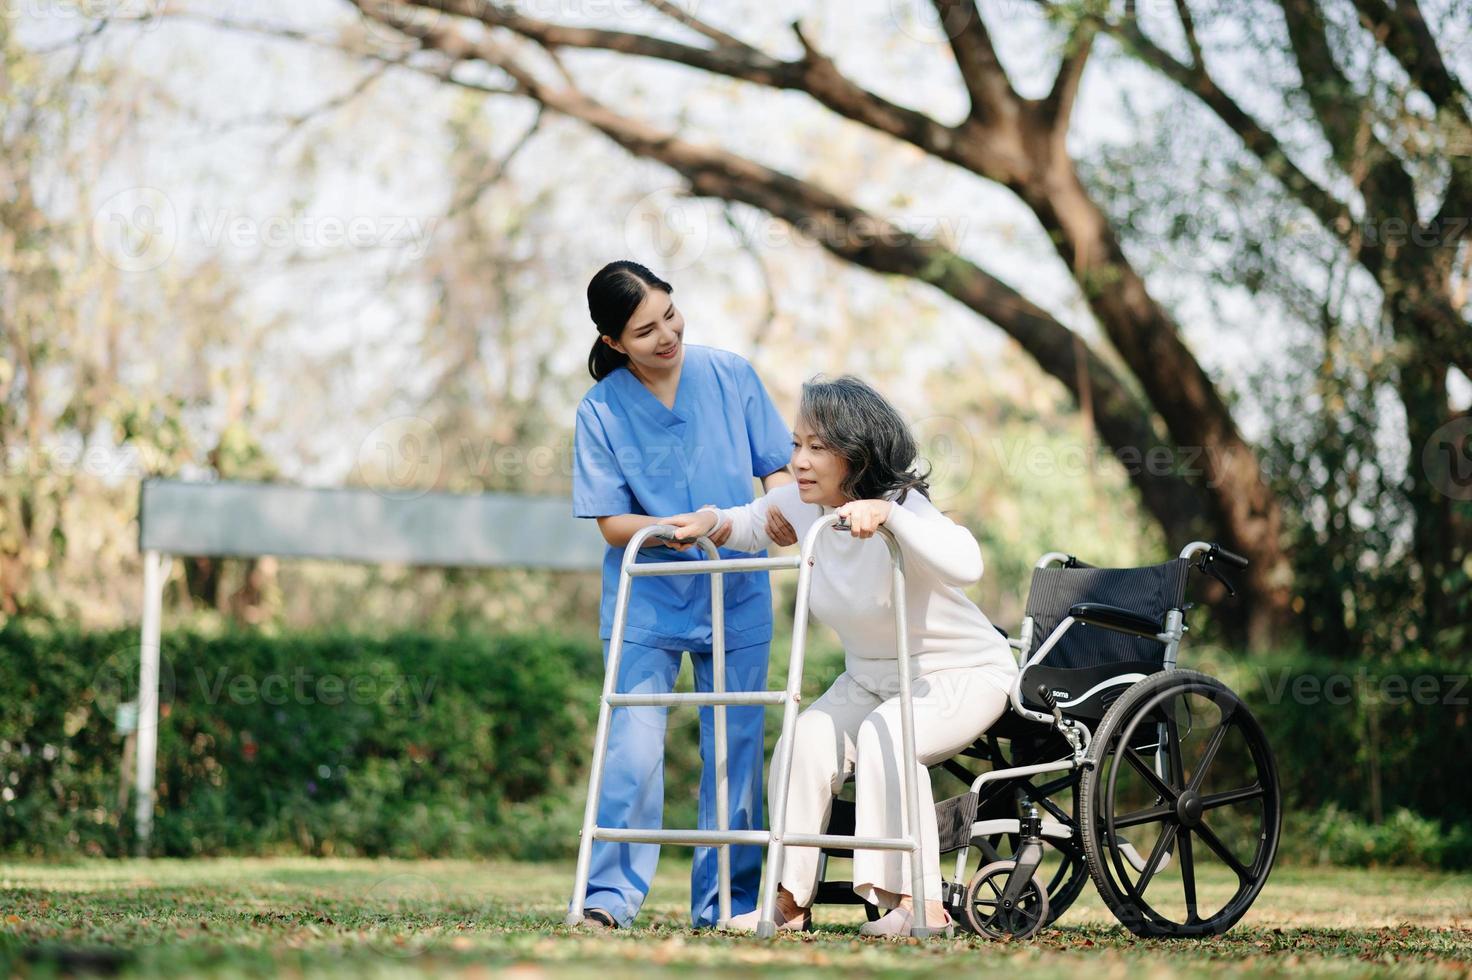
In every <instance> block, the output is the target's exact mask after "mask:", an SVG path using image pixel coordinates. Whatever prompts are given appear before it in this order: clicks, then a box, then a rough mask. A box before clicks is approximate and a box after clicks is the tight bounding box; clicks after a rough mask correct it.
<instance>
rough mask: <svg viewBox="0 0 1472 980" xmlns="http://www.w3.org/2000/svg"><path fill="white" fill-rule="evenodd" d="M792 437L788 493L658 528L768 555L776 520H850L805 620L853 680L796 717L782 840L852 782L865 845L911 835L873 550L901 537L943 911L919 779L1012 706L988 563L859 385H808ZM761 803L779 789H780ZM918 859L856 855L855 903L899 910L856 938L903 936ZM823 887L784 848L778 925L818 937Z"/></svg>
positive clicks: (817, 827)
mask: <svg viewBox="0 0 1472 980" xmlns="http://www.w3.org/2000/svg"><path fill="white" fill-rule="evenodd" d="M795 435H796V440H795V441H794V444H793V455H792V468H793V471H794V473H795V474H796V476H797V483H796V484H795V485H793V484H789V485H787V486H782V487H777V488H775V489H773V490H771V491H770V492H768V493H767V494H766V495H765V496H763V497H761V498H760V499H758V500H756V501H754V502H752V503H750V504H746V505H744V506H737V507H728V508H725V509H718V508H715V507H711V506H707V507H705V508H702V509H701V510H699V511H695V512H694V513H689V514H680V515H677V516H675V517H669V518H663V519H662V521H663V522H664V523H669V524H674V525H676V526H677V527H679V528H680V531H679V532H678V537H679V538H680V539H683V540H686V541H693V540H694V539H696V538H698V537H699V536H700V535H702V534H710V533H712V532H715V531H717V530H725V529H726V525H729V531H730V536H729V538H728V540H727V542H726V544H727V547H731V548H736V549H739V550H742V551H759V550H760V549H762V548H765V547H767V546H768V545H769V544H770V541H771V539H770V538H769V537H768V534H769V530H768V529H769V528H782V525H783V520H782V517H785V518H786V519H787V520H789V521H790V522H791V525H792V526H793V527H795V529H796V532H797V534H798V535H799V536H802V535H805V534H806V533H807V531H808V529H809V528H811V527H812V525H813V523H814V522H815V521H817V520H820V519H821V518H822V517H823V516H824V515H827V514H831V513H833V512H834V511H835V510H836V511H837V513H838V514H840V515H841V516H843V517H845V518H847V521H848V524H849V528H847V529H838V528H835V533H833V534H824V535H822V536H821V538H820V539H819V541H818V543H817V545H816V549H815V554H816V556H817V558H818V561H817V563H816V564H815V566H814V567H813V577H812V591H811V593H810V595H809V602H810V608H811V610H812V612H813V614H814V615H816V616H817V617H818V618H819V619H821V620H822V621H823V622H825V623H827V624H828V625H830V626H831V627H832V628H833V629H834V630H835V631H836V632H837V633H838V636H839V638H840V639H841V640H842V642H843V649H844V666H845V670H844V672H843V673H842V674H840V675H839V677H838V679H837V680H836V681H834V682H833V685H832V686H831V687H829V688H828V690H827V691H826V692H824V694H823V695H822V697H820V698H818V700H817V701H815V702H813V704H812V705H810V706H809V707H808V708H807V709H806V710H805V711H803V712H802V714H801V715H799V716H798V720H797V728H796V733H795V736H794V737H795V743H794V746H793V761H792V772H791V775H790V781H789V783H788V793H787V800H788V803H787V829H788V832H789V833H795V834H797V833H822V832H823V830H824V828H825V827H826V826H827V823H828V816H829V813H830V812H831V810H832V804H833V798H834V795H835V794H836V793H837V792H839V790H840V789H841V788H842V785H843V782H844V779H845V777H846V776H847V775H848V774H849V773H850V772H852V773H853V775H854V781H855V787H854V791H855V808H856V814H855V819H856V824H857V826H856V833H858V834H859V835H861V836H865V837H901V836H906V835H908V833H909V831H908V828H907V826H906V820H905V806H904V796H903V792H902V791H903V781H902V780H901V777H900V764H899V756H900V745H901V736H900V706H899V699H898V693H899V673H898V662H897V660H896V650H895V648H894V645H893V643H894V636H895V610H894V606H893V603H892V601H891V596H890V586H891V578H890V560H889V550H888V548H887V546H886V545H885V543H884V542H883V541H879V540H875V539H874V536H875V531H876V530H877V529H878V527H879V526H880V525H884V526H885V527H888V528H889V530H890V532H891V533H893V534H894V536H895V539H896V541H897V542H898V543H899V546H900V550H901V552H902V553H903V555H904V558H905V573H906V574H905V583H906V601H907V605H908V611H909V622H908V625H909V645H910V669H911V673H912V683H911V691H912V696H913V697H914V704H915V715H914V718H915V752H916V756H917V759H918V762H919V765H917V767H916V769H915V772H914V778H915V779H916V780H917V786H918V789H919V797H920V814H921V817H920V820H921V827H920V832H921V834H922V835H923V839H924V844H925V851H924V853H925V861H926V867H925V868H924V873H925V892H926V895H927V897H930V896H935V897H936V898H937V899H938V896H939V895H940V894H941V887H940V884H941V878H940V855H939V846H938V834H937V831H936V823H935V805H934V801H933V798H932V795H931V788H930V776H929V773H928V772H927V771H926V768H925V767H926V765H929V764H933V763H936V762H939V761H941V760H943V759H946V758H949V757H950V756H952V755H954V754H956V753H957V752H959V751H960V750H961V749H963V748H965V747H966V746H967V745H970V744H971V743H972V742H973V741H975V739H976V738H977V737H978V736H980V735H981V734H982V733H983V732H984V731H986V729H987V728H988V727H990V726H991V724H992V723H993V722H994V721H996V719H997V718H998V717H999V716H1000V715H1001V714H1002V711H1003V710H1004V709H1005V707H1006V703H1007V697H1008V691H1009V690H1010V688H1011V685H1012V681H1013V678H1014V676H1015V675H1016V671H1017V664H1016V661H1015V660H1014V659H1013V656H1012V652H1011V649H1010V648H1009V647H1008V646H1007V641H1006V639H1005V638H1004V637H1003V636H1002V635H1001V634H999V633H998V632H997V630H996V629H995V628H994V627H993V626H992V625H991V623H990V622H989V621H988V620H987V618H986V616H985V615H984V614H983V613H982V611H981V610H980V609H978V608H977V607H976V604H975V603H973V602H972V601H971V600H970V599H968V598H967V597H966V593H965V592H964V591H962V590H963V589H964V588H965V587H966V586H968V585H971V584H972V583H974V582H976V581H977V580H978V579H980V578H981V570H982V561H981V551H980V549H979V548H978V546H977V543H976V538H975V537H974V536H973V535H972V533H971V532H970V531H969V530H968V529H966V528H965V527H963V526H962V525H960V524H957V523H955V522H954V521H952V520H951V519H950V518H948V517H946V516H945V515H944V514H942V513H941V512H940V511H939V510H937V509H936V508H935V506H934V505H933V504H932V503H931V502H930V498H929V496H928V491H929V488H928V485H927V482H926V477H925V475H922V474H920V473H918V472H917V471H916V470H915V469H914V466H915V462H916V448H915V441H914V439H913V437H912V436H911V434H910V432H909V430H908V428H907V426H906V425H905V423H904V420H903V419H902V418H901V417H900V415H899V413H898V412H897V411H895V409H894V407H893V406H892V405H890V404H889V402H888V401H886V400H885V399H884V397H883V396H882V395H880V394H879V393H878V392H876V391H875V390H874V389H873V388H871V387H869V386H868V385H866V384H865V383H864V382H862V381H860V380H858V379H857V378H852V377H842V378H839V379H837V380H835V381H813V382H809V383H808V384H806V385H804V386H803V392H802V402H801V406H800V408H799V411H798V418H797V426H796V430H795ZM774 511H780V512H781V515H782V517H778V516H777V515H776V514H774V513H773V512H774ZM769 521H770V523H769ZM687 547H688V545H687ZM778 745H779V747H778V751H780V750H781V743H780V742H779V743H778ZM768 792H769V793H775V787H769V788H768ZM909 860H910V857H909V855H908V854H907V853H904V852H898V851H877V850H857V851H855V852H854V861H853V879H854V891H855V892H857V893H858V894H859V896H860V897H862V898H863V899H864V900H865V901H868V902H870V903H872V904H874V905H877V906H879V907H881V908H887V909H890V911H889V912H888V913H887V914H886V915H884V916H883V917H882V918H880V919H879V920H878V921H876V922H870V923H866V924H865V925H864V926H863V927H862V928H861V929H860V932H861V933H863V934H864V935H900V934H903V933H905V932H907V931H908V930H909V928H910V923H911V919H912V917H913V915H914V911H913V908H912V902H911V899H910V895H909V893H908V892H909V882H910V875H909V867H908V865H909ZM817 878H818V851H817V850H816V849H815V848H807V847H795V848H792V849H791V850H789V851H787V852H786V857H785V861H784V867H783V868H782V879H781V882H780V887H779V890H778V900H777V924H778V927H779V928H783V929H808V928H810V927H811V920H812V916H811V911H810V908H811V905H812V901H813V894H814V892H815V891H816V889H817ZM759 914H760V913H759V911H753V912H749V913H747V914H745V915H740V916H736V917H734V918H733V919H732V920H731V926H732V928H735V929H753V928H755V926H756V922H757V917H758V915H759ZM925 916H926V925H927V926H928V927H930V928H936V929H949V927H950V925H951V920H950V916H949V915H948V914H947V913H946V911H945V909H944V907H943V905H942V903H941V902H940V901H939V900H930V901H927V902H926V911H925Z"/></svg>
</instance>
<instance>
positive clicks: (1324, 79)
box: [1278, 0, 1416, 215]
mask: <svg viewBox="0 0 1472 980" xmlns="http://www.w3.org/2000/svg"><path fill="white" fill-rule="evenodd" d="M1278 6H1279V7H1280V8H1281V9H1282V11H1283V18H1284V20H1285V21H1286V23H1287V25H1288V41H1289V44H1290V46H1291V47H1292V49H1293V56H1294V58H1295V59H1296V60H1297V62H1298V73H1299V75H1300V76H1301V77H1302V80H1303V91H1304V92H1305V93H1306V94H1307V95H1308V101H1309V106H1310V107H1311V108H1312V109H1313V113H1314V117H1315V119H1316V120H1317V122H1318V124H1319V129H1320V130H1321V131H1322V132H1323V134H1324V137H1325V138H1326V139H1327V140H1328V141H1329V149H1330V152H1331V154H1332V155H1333V157H1334V162H1335V163H1336V164H1338V166H1339V168H1340V169H1341V170H1343V171H1344V172H1345V173H1346V174H1348V175H1349V176H1350V177H1351V179H1353V181H1354V183H1355V186H1356V187H1358V188H1359V190H1360V193H1361V194H1363V195H1364V198H1365V203H1366V205H1367V210H1368V211H1369V212H1370V213H1371V214H1376V215H1379V214H1385V213H1389V212H1398V213H1400V214H1415V213H1416V211H1415V203H1416V202H1415V188H1414V186H1413V185H1412V183H1411V178H1410V175H1409V174H1407V173H1406V171H1405V168H1404V167H1403V166H1402V165H1401V163H1400V161H1399V160H1397V159H1396V158H1395V156H1394V154H1392V153H1391V152H1390V150H1389V149H1388V148H1386V146H1385V145H1384V144H1383V143H1381V142H1380V140H1379V139H1378V138H1377V137H1376V136H1375V134H1374V131H1373V130H1372V129H1371V125H1370V120H1371V113H1370V107H1369V105H1368V104H1367V103H1366V101H1365V99H1364V98H1363V97H1361V96H1360V95H1359V93H1357V92H1356V91H1355V90H1354V86H1353V85H1352V84H1351V83H1350V81H1349V79H1348V78H1347V77H1346V76H1345V74H1344V72H1342V71H1341V70H1340V68H1339V65H1338V63H1337V62H1335V60H1334V53H1333V51H1331V50H1330V48H1329V39H1328V35H1327V33H1326V28H1325V24H1324V15H1323V11H1321V10H1320V9H1319V6H1318V0H1278Z"/></svg>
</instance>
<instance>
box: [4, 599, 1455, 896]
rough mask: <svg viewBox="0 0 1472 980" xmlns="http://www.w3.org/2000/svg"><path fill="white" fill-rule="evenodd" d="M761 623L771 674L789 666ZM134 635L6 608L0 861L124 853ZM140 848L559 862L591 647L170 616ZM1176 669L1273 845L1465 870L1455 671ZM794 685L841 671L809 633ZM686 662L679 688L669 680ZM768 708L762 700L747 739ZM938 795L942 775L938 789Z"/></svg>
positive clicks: (574, 803) (584, 729) (673, 764)
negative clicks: (1274, 798) (1242, 743)
mask: <svg viewBox="0 0 1472 980" xmlns="http://www.w3.org/2000/svg"><path fill="white" fill-rule="evenodd" d="M788 645H789V640H788V638H787V637H786V636H784V635H782V634H781V633H780V632H779V635H778V637H777V640H776V642H775V644H774V656H773V660H772V665H771V682H772V683H780V678H781V677H783V676H784V675H785V671H786V651H787V648H788ZM137 656H138V648H137V634H136V633H135V632H132V631H119V632H111V633H99V632H78V631H75V630H71V629H67V628H64V627H58V626H56V625H55V624H51V623H44V622H39V621H22V620H16V621H12V622H11V623H9V624H8V625H7V626H6V627H5V628H4V629H0V689H3V690H5V691H7V692H9V693H10V695H11V696H10V697H9V698H8V699H6V700H5V701H4V702H3V703H0V854H10V855H15V856H37V857H39V856H60V855H76V854H90V855H116V854H123V853H126V852H128V851H129V850H130V849H131V846H132V841H131V824H132V811H131V806H128V807H126V808H125V807H124V805H123V804H122V802H121V801H120V793H119V790H120V773H119V759H120V758H121V757H122V754H123V738H122V737H121V736H120V735H119V734H118V731H117V728H116V725H115V722H114V716H115V714H116V710H117V707H118V705H119V704H120V703H122V702H126V701H129V700H131V699H132V698H133V697H134V694H135V688H136V683H137V682H136V671H137V666H136V665H137ZM161 659H162V665H163V669H162V686H163V690H164V694H163V702H164V706H165V707H164V718H163V721H162V724H161V725H160V729H159V734H160V742H159V776H158V783H159V806H158V808H157V809H156V811H155V828H154V841H153V848H154V851H155V852H156V853H160V854H165V855H179V856H195V855H221V854H240V855H253V854H290V853H306V854H318V855H327V854H333V855H363V856H390V857H403V858H414V857H426V856H434V857H452V856H483V855H506V856H516V857H519V858H525V859H543V858H552V857H560V858H565V857H567V856H568V855H569V854H571V853H572V851H573V849H574V848H575V846H576V842H577V829H578V825H579V823H580V822H581V816H582V807H583V799H584V789H585V785H586V783H585V781H586V775H587V772H586V762H587V758H588V752H589V746H590V745H591V744H592V737H593V732H592V727H593V722H594V720H595V718H596V710H597V709H596V706H597V695H598V689H599V685H600V682H601V675H602V662H601V657H600V654H599V648H598V646H596V645H595V643H593V642H588V641H573V640H569V639H565V638H561V637H558V636H555V635H551V634H545V633H526V634H507V635H496V636H490V635H478V634H473V633H463V634H456V635H450V636H429V635H419V634H404V633H400V634H391V635H385V636H361V635H360V636H354V635H349V634H343V633H306V634H285V635H281V636H268V635H265V634H262V633H258V632H245V631H226V632H223V633H220V634H218V635H206V634H203V633H199V632H194V631H181V632H174V633H169V634H167V635H166V636H165V637H164V640H163V644H162V651H161ZM1186 664H1187V665H1188V666H1193V667H1200V668H1201V669H1204V670H1207V671H1208V672H1210V673H1213V674H1216V675H1217V676H1220V677H1221V678H1222V679H1223V680H1225V681H1226V682H1227V683H1228V684H1229V685H1231V686H1232V687H1233V688H1234V689H1236V690H1237V691H1238V692H1240V693H1241V694H1242V696H1243V698H1244V700H1245V701H1246V703H1247V704H1248V705H1249V707H1250V708H1251V709H1252V711H1253V713H1254V714H1255V715H1256V716H1257V717H1258V719H1259V720H1260V721H1261V722H1262V724H1263V726H1264V727H1265V729H1266V730H1267V734H1268V739H1269V742H1270V744H1271V745H1272V746H1273V749H1274V752H1275V754H1276V756H1277V762H1278V767H1279V772H1280V776H1281V781H1282V785H1283V791H1284V795H1285V803H1286V817H1285V827H1284V843H1283V848H1284V856H1285V858H1287V859H1289V860H1294V861H1304V862H1322V861H1330V862H1335V863H1350V864H1376V865H1407V866H1430V867H1446V868H1465V867H1469V866H1472V827H1469V825H1468V821H1467V818H1466V814H1467V813H1469V812H1472V784H1469V783H1468V781H1467V780H1460V779H1449V778H1447V774H1448V773H1449V772H1451V771H1454V770H1455V769H1456V768H1457V767H1458V766H1460V765H1461V762H1462V760H1465V759H1467V758H1469V757H1472V723H1469V721H1472V719H1469V708H1468V707H1467V702H1468V700H1469V698H1472V690H1469V689H1468V687H1469V685H1468V684H1467V680H1466V678H1467V675H1466V673H1465V672H1463V671H1459V670H1458V669H1457V668H1456V666H1455V664H1454V663H1452V662H1445V661H1442V660H1440V659H1438V658H1437V657H1436V656H1435V655H1434V654H1430V653H1417V654H1407V655H1404V656H1402V657H1400V658H1399V659H1397V660H1396V661H1395V662H1393V663H1387V664H1383V665H1382V664H1376V665H1370V664H1357V665H1347V664H1345V663H1343V662H1341V661H1337V660H1328V659H1325V658H1316V657H1312V656H1308V655H1305V654H1301V653H1291V652H1284V653H1280V654H1277V655H1274V656H1270V657H1244V658H1238V657H1234V656H1230V655H1227V654H1223V653H1221V652H1219V651H1218V652H1217V653H1215V654H1213V651H1212V649H1211V648H1210V647H1209V646H1203V647H1200V648H1199V649H1197V650H1195V651H1192V652H1191V653H1190V654H1189V655H1188V656H1187V658H1186ZM808 668H809V669H808V670H807V671H806V672H805V674H806V676H805V678H804V694H805V696H807V697H808V698H812V697H814V696H816V695H817V694H818V693H819V692H821V690H822V689H823V688H824V687H826V685H827V684H828V683H829V682H830V681H831V680H832V678H833V676H834V675H836V674H837V673H838V672H839V671H840V670H841V669H842V654H841V651H839V650H838V649H837V648H836V647H835V646H834V645H833V644H832V642H831V638H830V637H829V636H828V635H827V633H826V631H824V630H821V629H819V630H815V631H814V634H813V636H812V638H811V649H810V655H809V663H808ZM691 683H692V679H691V672H690V668H689V664H688V663H687V664H686V665H685V667H684V670H683V671H682V673H681V679H680V682H679V683H678V685H677V687H678V688H679V689H682V690H688V689H689V688H690V687H691ZM668 717H669V722H668V724H669V728H668V735H667V738H666V758H667V763H666V808H665V817H666V821H665V822H666V825H667V826H686V827H688V826H694V823H695V816H696V800H697V788H698V778H699V772H700V763H699V753H698V733H699V724H698V720H697V715H696V713H695V712H694V711H691V710H685V709H675V710H672V711H671V712H670V713H669V716H668ZM779 720H780V713H779V712H776V711H769V712H767V747H768V749H769V750H770V748H771V746H772V744H773V743H774V742H775V740H776V734H777V728H778V722H779ZM941 791H944V792H949V791H950V790H949V789H947V788H944V787H942V788H941Z"/></svg>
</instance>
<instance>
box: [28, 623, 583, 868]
mask: <svg viewBox="0 0 1472 980" xmlns="http://www.w3.org/2000/svg"><path fill="white" fill-rule="evenodd" d="M0 649H3V650H4V654H3V657H0V688H3V689H4V690H6V691H9V692H11V694H12V696H11V697H10V698H9V699H7V701H6V702H5V703H4V705H3V706H0V773H3V774H4V775H3V777H0V779H3V781H4V784H5V785H4V797H5V798H4V800H3V802H0V807H3V810H0V813H3V823H0V851H4V852H8V853H12V854H60V853H75V852H81V853H90V854H116V853H120V852H123V851H126V850H127V849H128V847H129V846H130V842H129V840H128V829H129V825H130V823H131V820H130V819H129V818H128V817H125V816H124V814H123V813H122V811H121V809H120V807H119V802H118V800H119V787H120V779H119V767H118V760H119V759H120V757H121V756H122V751H123V748H122V746H123V739H122V738H121V737H120V736H119V734H118V733H117V730H116V728H115V724H114V718H113V714H114V712H115V710H116V708H117V705H118V703H119V702H120V701H123V700H126V699H128V698H130V697H131V695H132V691H133V689H134V688H135V687H136V680H135V679H134V676H133V675H134V674H135V672H136V663H137V638H136V633H133V632H129V631H124V632H116V633H75V632H70V631H57V630H52V629H49V628H36V627H28V626H23V625H21V624H19V623H16V622H12V623H10V624H9V625H7V627H6V628H5V629H4V630H3V631H0ZM161 658H162V664H163V666H162V670H161V676H162V685H163V688H164V693H163V698H162V700H163V702H164V708H163V713H164V717H163V720H162V723H161V724H160V726H159V770H158V786H159V807H158V809H157V811H156V823H155V828H154V847H155V849H156V850H157V851H158V852H160V853H164V854H171V855H199V854H219V853H227V852H228V853H244V854H252V853H271V852H297V851H300V852H306V853H312V854H332V853H339V854H342V853H347V854H364V855H394V856H422V855H428V854H433V855H457V854H471V853H487V852H505V853H516V854H524V855H528V856H531V855H541V854H545V853H548V852H549V851H550V852H556V853H563V852H565V851H566V849H567V847H568V843H567V842H568V841H569V840H575V833H573V834H569V835H567V836H563V837H561V838H560V839H558V840H547V839H544V837H543V836H542V834H541V831H545V830H546V828H548V827H550V826H558V825H561V824H566V823H567V821H566V820H565V819H563V817H562V815H561V814H560V813H559V812H558V808H559V807H561V808H563V809H566V808H567V800H566V796H567V794H569V793H577V794H578V795H581V789H582V780H583V772H584V770H583V762H584V759H585V758H586V755H587V746H588V745H589V743H590V742H591V739H592V735H591V725H590V721H591V718H592V711H593V709H594V707H595V706H596V703H597V702H596V696H597V689H598V681H599V674H600V673H601V664H600V662H599V656H598V652H597V650H596V648H591V649H590V648H589V647H587V646H586V645H578V644H574V643H572V642H570V641H567V640H562V639H558V638H556V637H552V636H545V635H510V636H497V637H486V636H473V635H463V636H456V637H449V638H432V637H427V636H416V635H390V636H385V637H381V638H369V637H361V636H350V635H345V634H299V635H289V636H285V637H267V636H264V635H261V634H258V633H251V632H243V631H241V632H227V633H224V634H222V635H219V636H214V637H207V636H203V635H199V634H194V633H171V634H169V635H166V636H165V637H164V641H163V644H162V651H161ZM573 825H574V826H575V822H574V824H573Z"/></svg>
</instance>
